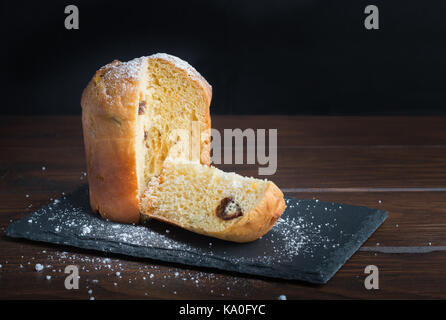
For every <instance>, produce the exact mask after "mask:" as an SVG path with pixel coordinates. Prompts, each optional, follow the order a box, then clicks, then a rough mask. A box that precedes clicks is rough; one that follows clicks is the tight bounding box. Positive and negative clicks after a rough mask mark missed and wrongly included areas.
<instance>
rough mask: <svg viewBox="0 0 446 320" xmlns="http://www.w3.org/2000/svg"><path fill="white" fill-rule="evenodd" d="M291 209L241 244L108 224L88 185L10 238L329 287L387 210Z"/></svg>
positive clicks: (307, 203)
mask: <svg viewBox="0 0 446 320" xmlns="http://www.w3.org/2000/svg"><path fill="white" fill-rule="evenodd" d="M285 199H286V203H287V209H286V210H285V212H284V213H283V215H282V217H281V219H280V220H279V221H278V222H277V224H276V225H275V226H274V228H273V230H271V231H270V232H269V233H268V234H267V235H265V236H263V237H262V238H261V239H259V240H257V241H254V242H251V243H247V244H237V243H231V242H227V241H223V240H218V239H214V238H209V237H205V236H202V235H198V234H195V233H192V232H189V231H186V230H182V229H180V228H177V227H173V226H171V225H168V224H165V223H162V222H158V221H155V220H151V221H150V222H149V224H148V226H140V225H126V224H119V223H114V222H111V221H106V220H102V219H101V218H99V217H98V216H97V215H96V214H93V213H92V212H91V211H90V208H89V202H88V186H87V185H84V186H82V187H81V188H80V189H78V190H77V191H75V192H73V193H72V194H70V195H67V196H65V197H64V198H62V199H58V200H56V201H55V202H53V203H51V204H49V205H47V206H45V207H43V208H41V209H39V210H37V211H35V212H33V213H32V214H30V215H29V216H27V217H26V218H23V219H21V220H18V221H14V222H13V223H11V225H10V226H9V227H8V230H7V232H6V234H7V236H9V237H13V238H26V239H30V240H37V241H44V242H51V243H56V244H63V245H69V246H74V247H79V248H86V249H94V250H100V251H105V252H112V253H119V254H124V255H129V256H135V257H142V258H151V259H158V260H162V261H168V262H176V263H182V264H186V265H192V266H200V267H211V268H217V269H223V270H228V271H236V272H240V273H247V274H253V275H261V276H267V277H275V278H282V279H292V280H302V281H308V282H312V283H318V284H322V283H326V282H327V281H328V280H329V279H330V278H331V277H332V276H333V275H334V274H335V273H336V271H337V270H339V268H340V267H341V266H342V265H343V264H344V263H345V262H346V261H347V260H348V259H349V258H350V257H351V256H352V254H353V253H354V252H355V251H356V250H358V248H359V247H360V246H361V245H362V244H363V243H364V242H365V241H366V240H367V238H368V237H369V236H370V235H371V234H372V233H373V232H374V231H375V230H376V229H377V228H378V227H379V226H380V225H381V223H383V221H384V220H385V219H386V217H387V212H385V211H382V210H377V209H371V208H367V207H359V206H352V205H346V204H337V203H327V202H322V201H318V200H299V199H296V198H292V197H285Z"/></svg>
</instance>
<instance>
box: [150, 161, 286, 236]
mask: <svg viewBox="0 0 446 320" xmlns="http://www.w3.org/2000/svg"><path fill="white" fill-rule="evenodd" d="M284 209H285V201H284V199H283V193H282V191H280V189H279V188H278V187H277V186H276V185H275V184H274V183H273V182H271V181H267V180H259V179H254V178H246V177H242V176H240V175H238V174H235V173H226V172H223V171H221V170H219V169H217V168H215V167H210V166H206V165H201V164H200V163H198V162H192V161H187V160H181V159H175V160H173V159H170V158H168V159H166V161H165V162H164V165H163V169H162V171H161V174H160V175H159V176H157V177H152V178H151V180H150V181H149V183H148V187H147V190H146V191H145V192H144V194H143V197H142V200H141V213H142V215H143V216H144V217H147V218H155V219H157V220H162V221H165V222H169V223H171V224H174V225H177V226H180V227H182V228H185V229H187V230H190V231H193V232H196V233H200V234H205V235H208V236H212V237H216V238H220V239H224V240H230V241H235V242H249V241H253V240H256V239H258V238H259V237H261V236H263V235H264V234H265V233H267V232H268V231H269V230H270V229H271V228H272V227H273V226H274V224H275V223H276V221H277V220H278V219H279V217H280V216H281V214H282V212H283V210H284Z"/></svg>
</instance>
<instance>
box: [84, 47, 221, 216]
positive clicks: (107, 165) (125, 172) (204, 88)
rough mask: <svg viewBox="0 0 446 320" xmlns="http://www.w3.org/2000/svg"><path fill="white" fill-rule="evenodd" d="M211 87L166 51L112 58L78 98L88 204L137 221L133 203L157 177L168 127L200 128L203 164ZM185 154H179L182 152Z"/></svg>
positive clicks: (206, 154)
mask: <svg viewBox="0 0 446 320" xmlns="http://www.w3.org/2000/svg"><path fill="white" fill-rule="evenodd" d="M211 96H212V88H211V86H210V85H209V84H208V83H207V82H206V80H205V79H204V78H203V77H202V76H201V75H200V74H199V73H198V72H197V71H196V70H195V69H194V68H193V67H191V66H190V65H189V64H188V63H186V62H185V61H183V60H181V59H179V58H177V57H173V56H171V55H167V54H155V55H152V56H150V57H142V58H137V59H134V60H131V61H129V62H120V61H117V60H115V61H113V62H112V63H110V64H108V65H106V66H104V67H102V68H101V69H100V70H98V71H97V72H96V74H95V75H94V77H93V79H92V80H91V81H90V83H89V84H88V86H87V87H86V88H85V90H84V92H83V94H82V100H81V105H82V125H83V134H84V145H85V153H86V159H87V172H88V182H89V188H90V203H91V207H92V209H93V211H95V212H99V213H100V214H101V215H102V217H104V218H107V219H110V220H114V221H118V222H124V223H135V222H138V221H139V217H140V210H139V198H140V195H141V194H142V192H143V191H144V189H145V187H146V185H147V182H148V181H149V180H150V178H151V177H153V176H157V175H158V174H159V173H160V170H161V167H162V164H163V161H164V159H165V158H166V157H167V156H168V155H170V156H172V157H175V156H180V155H178V154H177V155H175V154H170V152H171V150H172V149H173V146H174V145H175V143H176V141H174V140H173V139H172V135H171V133H172V132H173V131H175V130H186V131H191V126H192V123H193V122H194V123H199V126H200V132H201V140H200V151H201V153H200V159H199V161H200V162H201V163H202V164H209V161H210V127H211V120H210V116H209V105H210V101H211ZM181 156H183V157H184V155H181Z"/></svg>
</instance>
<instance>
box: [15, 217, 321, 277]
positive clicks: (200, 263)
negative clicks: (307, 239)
mask: <svg viewBox="0 0 446 320" xmlns="http://www.w3.org/2000/svg"><path fill="white" fill-rule="evenodd" d="M25 219H27V217H25V218H23V219H20V220H18V221H14V222H13V223H11V224H10V225H9V227H8V229H7V231H6V235H7V236H8V237H10V238H24V239H28V240H32V241H40V242H44V243H53V244H59V245H64V246H70V247H76V248H81V249H89V250H94V251H99V252H110V253H115V254H122V255H126V256H132V257H136V258H144V259H153V260H160V261H164V262H171V263H178V264H181V265H186V266H188V265H189V266H195V267H203V268H207V269H219V270H222V271H234V272H238V273H241V274H245V275H250V276H264V277H268V278H275V279H283V280H297V281H307V282H311V283H315V284H324V283H325V282H323V280H322V279H321V274H320V273H314V274H309V273H302V272H300V271H298V270H295V269H294V268H291V269H292V270H290V272H289V273H288V272H287V273H279V274H275V272H276V271H274V270H273V269H271V268H270V267H268V266H266V265H249V264H244V265H243V269H244V270H240V268H238V267H237V265H236V264H233V263H230V262H227V261H225V260H221V259H218V258H210V257H208V256H204V258H203V256H201V255H200V259H196V258H193V257H198V255H196V254H191V253H190V252H187V253H188V254H189V255H190V256H191V257H190V258H188V259H184V260H183V261H178V260H177V259H176V257H175V256H174V255H170V254H168V255H160V254H159V252H160V251H165V252H175V250H166V249H161V248H150V247H146V248H145V250H146V252H147V253H146V254H135V253H133V252H132V250H127V249H126V248H133V247H134V246H132V245H129V244H124V243H121V245H120V247H116V243H115V242H109V243H110V244H112V245H111V246H110V247H108V248H109V250H100V249H98V248H97V244H96V240H86V239H76V240H73V239H71V240H70V241H71V243H67V242H66V241H64V237H61V236H59V235H55V234H53V237H52V239H51V241H50V240H48V238H47V237H46V236H45V234H42V233H34V234H30V233H26V234H22V233H20V232H19V233H16V232H15V230H14V226H15V224H18V223H20V222H22V221H24V220H25ZM101 241H102V242H103V241H104V240H101ZM181 252H183V253H184V251H181ZM183 258H184V257H183Z"/></svg>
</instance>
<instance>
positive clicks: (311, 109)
mask: <svg viewBox="0 0 446 320" xmlns="http://www.w3.org/2000/svg"><path fill="white" fill-rule="evenodd" d="M69 4H74V5H77V6H78V8H79V11H80V29H79V30H66V29H65V28H64V20H65V16H66V15H65V14H64V8H65V6H66V5H69ZM368 4H374V5H377V6H378V8H379V10H380V29H379V30H373V31H368V30H366V29H365V28H364V19H365V16H366V15H365V14H364V8H365V6H366V5H368ZM1 42H2V50H1V55H2V57H1V63H2V66H1V69H2V77H1V90H2V95H1V96H2V102H1V113H2V114H30V115H31V114H32V115H36V114H80V102H79V101H80V95H81V92H82V89H83V87H84V86H85V85H86V84H87V82H88V81H89V79H90V78H91V76H92V74H93V73H94V71H95V70H96V69H98V68H99V67H100V66H102V65H104V64H106V63H108V62H110V61H111V60H113V59H119V60H123V61H126V60H129V59H131V58H134V57H138V56H142V55H149V54H152V53H155V52H167V53H170V54H174V55H177V56H179V57H181V58H183V59H185V60H187V61H189V62H190V63H191V64H192V65H194V66H195V67H196V68H197V69H198V71H199V72H200V73H202V74H203V75H204V76H205V77H206V78H207V80H208V81H209V82H210V83H211V84H212V85H213V89H214V91H213V93H214V98H213V101H212V106H211V108H212V112H213V113H214V114H225V113H233V114H253V113H261V114H276V113H290V114H318V115H320V114H328V115H332V114H446V88H445V83H446V81H445V71H446V62H445V61H446V1H421V0H418V1H407V0H392V1H376V0H368V1H362V0H348V1H316V0H301V1H299V0H294V1H291V0H289V1H273V0H270V1H266V0H256V1H242V0H238V1H237V0H228V1H223V0H222V1H211V0H207V1H168V0H157V1H134V0H122V1H115V2H112V1H92V0H90V1H74V0H70V1H57V2H52V1H19V0H14V1H13V0H10V1H2V5H1Z"/></svg>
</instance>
